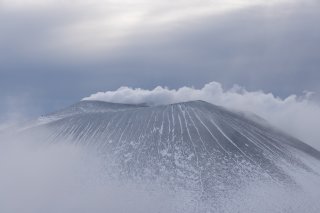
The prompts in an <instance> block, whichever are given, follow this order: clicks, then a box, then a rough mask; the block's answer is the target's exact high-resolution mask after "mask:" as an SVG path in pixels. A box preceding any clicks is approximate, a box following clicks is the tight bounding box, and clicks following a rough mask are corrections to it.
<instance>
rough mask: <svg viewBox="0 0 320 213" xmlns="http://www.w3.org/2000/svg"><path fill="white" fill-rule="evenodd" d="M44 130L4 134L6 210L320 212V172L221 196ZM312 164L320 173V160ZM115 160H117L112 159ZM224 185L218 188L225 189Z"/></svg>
mask: <svg viewBox="0 0 320 213" xmlns="http://www.w3.org/2000/svg"><path fill="white" fill-rule="evenodd" d="M41 134H46V133H45V132H37V133H33V134H32V135H28V136H23V137H19V136H13V135H10V134H9V135H6V136H4V135H2V136H1V143H0V174H1V175H0V188H1V191H0V212H2V213H22V212H23V213H42V212H46V213H57V212H59V213H68V212H77V213H89V212H96V213H99V212H101V213H102V212H110V213H111V212H112V213H121V212H130V213H144V212H145V213H149V212H159V213H160V212H163V213H165V212H166V213H182V212H190V213H194V212H217V211H218V212H256V211H255V210H257V209H259V212H293V213H294V212H297V213H298V212H309V213H312V212H315V213H316V212H318V210H319V209H320V204H319V202H318V198H319V196H320V190H319V189H318V188H317V187H314V186H318V185H319V184H320V180H319V177H318V176H317V175H314V174H312V173H307V172H305V173H304V172H301V171H299V172H298V171H292V170H291V171H290V172H291V173H292V174H293V176H294V178H295V181H297V183H298V184H301V186H302V188H295V187H289V186H284V185H278V184H275V183H272V182H265V181H262V180H256V181H254V182H251V183H250V184H248V185H245V186H244V187H242V188H241V189H239V190H237V191H233V192H225V191H224V194H222V196H221V197H219V198H217V199H216V200H206V199H201V196H200V194H199V192H197V191H193V190H191V189H182V188H181V189H180V188H179V187H177V188H172V186H168V185H166V184H165V183H161V182H157V181H148V180H140V181H137V180H134V179H130V178H128V179H118V178H117V177H118V176H117V174H118V171H117V168H116V167H114V166H111V164H109V161H108V160H107V159H106V158H105V157H101V156H99V155H98V154H97V153H96V152H95V151H94V150H92V149H90V148H89V147H83V146H81V145H75V144H72V143H70V142H69V141H61V142H58V143H55V144H48V143H47V142H45V141H41V140H39V136H40V135H41ZM306 159H308V161H309V162H308V165H310V166H311V167H312V169H314V170H315V171H319V172H320V167H319V164H318V162H316V161H315V160H313V159H311V158H310V159H309V158H306ZM110 162H111V161H110ZM219 190H222V189H219V188H217V191H219Z"/></svg>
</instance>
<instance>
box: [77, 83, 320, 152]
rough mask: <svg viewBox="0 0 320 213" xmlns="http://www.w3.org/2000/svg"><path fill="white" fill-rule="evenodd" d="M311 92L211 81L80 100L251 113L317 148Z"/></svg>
mask: <svg viewBox="0 0 320 213" xmlns="http://www.w3.org/2000/svg"><path fill="white" fill-rule="evenodd" d="M311 97H312V92H304V95H302V96H298V95H294V94H293V95H290V96H288V97H286V98H280V97H277V96H275V95H274V94H272V93H265V92H263V91H248V90H246V89H245V88H244V87H241V86H238V85H234V86H233V87H232V88H230V89H224V88H223V87H222V85H221V84H220V83H218V82H211V83H208V84H206V85H204V86H203V87H202V88H200V89H196V88H193V87H186V86H185V87H181V88H179V89H169V88H167V87H161V86H158V87H156V88H154V89H152V90H147V89H141V88H130V87H120V88H119V89H117V90H115V91H107V92H98V93H96V94H92V95H90V96H89V97H86V98H83V100H101V101H107V102H115V103H128V104H138V103H147V104H152V105H162V104H171V103H177V102H185V101H193V100H203V101H207V102H209V103H212V104H215V105H220V106H224V107H227V108H229V109H232V110H238V111H245V112H251V113H255V114H257V115H259V116H261V117H263V118H265V119H267V120H268V121H269V122H270V123H271V124H272V125H274V126H276V127H278V128H280V129H282V130H283V131H285V132H287V133H289V134H291V135H293V136H295V137H298V138H300V139H301V140H303V141H305V142H307V143H309V144H310V145H312V146H314V147H315V148H317V149H320V141H319V139H320V132H319V126H320V106H319V105H318V104H317V103H316V102H314V101H312V99H311Z"/></svg>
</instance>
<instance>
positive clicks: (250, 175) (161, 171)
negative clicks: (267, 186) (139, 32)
mask: <svg viewBox="0 0 320 213" xmlns="http://www.w3.org/2000/svg"><path fill="white" fill-rule="evenodd" d="M254 120H256V119H249V118H248V117H247V116H243V115H241V114H239V113H235V112H231V111H229V110H227V109H224V108H222V107H218V106H215V105H212V104H209V103H206V102H203V101H193V102H186V103H178V104H172V105H164V106H146V105H128V104H114V103H106V102H100V101H81V102H79V103H77V104H75V105H72V106H71V107H68V108H66V109H64V110H60V111H58V112H56V113H52V114H50V115H48V116H44V117H41V118H40V119H38V121H36V122H35V123H34V124H32V125H30V126H29V127H27V128H24V129H23V132H24V133H26V132H28V133H30V132H35V131H39V130H41V129H46V130H49V131H48V133H47V134H45V136H44V138H43V139H44V140H45V141H48V142H52V143H56V142H59V141H68V142H70V143H74V144H78V145H81V146H88V147H90V149H91V148H93V149H95V150H97V151H98V152H99V154H101V155H102V156H105V157H106V158H108V163H110V164H111V161H112V163H113V164H116V165H117V166H118V167H119V168H120V174H121V175H122V176H124V177H134V178H139V179H148V180H159V179H161V180H162V181H165V182H166V183H168V184H172V185H174V186H179V187H180V186H181V187H187V188H190V189H193V190H196V191H201V193H202V195H210V196H220V195H221V193H223V192H224V191H225V190H234V189H237V188H239V187H242V186H243V185H244V184H248V183H250V181H252V180H256V179H259V180H261V179H263V180H266V181H273V182H275V183H282V184H291V185H294V184H295V180H294V178H293V177H292V175H291V173H290V171H291V170H301V171H306V172H314V171H313V170H312V168H310V167H309V165H307V164H306V163H304V158H305V156H307V157H308V158H309V157H310V158H314V159H317V160H320V152H319V151H317V150H315V149H313V148H312V147H310V146H308V145H306V144H304V143H303V142H301V141H299V140H298V139H295V138H293V137H290V136H288V135H286V134H283V133H281V132H279V131H277V130H275V129H273V128H272V127H269V126H267V125H264V124H261V123H260V122H256V121H254ZM110 156H111V157H110ZM110 159H111V160H110ZM217 189H219V190H217Z"/></svg>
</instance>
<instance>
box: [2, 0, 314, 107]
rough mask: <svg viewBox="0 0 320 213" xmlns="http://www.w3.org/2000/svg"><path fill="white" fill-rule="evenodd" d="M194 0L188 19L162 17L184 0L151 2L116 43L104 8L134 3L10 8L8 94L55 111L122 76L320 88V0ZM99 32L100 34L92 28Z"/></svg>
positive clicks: (5, 52)
mask: <svg viewBox="0 0 320 213" xmlns="http://www.w3.org/2000/svg"><path fill="white" fill-rule="evenodd" d="M190 2H191V3H190V4H189V6H188V4H187V3H185V4H184V7H183V8H184V9H183V10H182V12H181V11H180V12H177V14H183V15H182V17H184V18H174V19H173V20H172V19H169V20H170V21H162V22H161V20H162V19H163V17H170V14H175V13H174V12H175V11H176V8H179V7H178V6H179V4H178V5H171V4H162V5H161V4H160V5H158V4H154V5H153V6H152V7H150V6H147V7H143V8H148V9H147V10H145V9H144V10H143V11H144V12H143V13H142V14H143V16H142V17H143V20H146V21H144V22H139V24H136V25H134V28H130V30H128V31H126V30H124V28H112V29H117V30H120V31H121V32H123V31H124V32H128V34H126V36H125V39H124V37H123V36H119V37H118V36H116V37H115V38H114V39H116V40H117V41H119V42H116V43H117V45H115V46H114V45H111V46H108V45H109V44H110V43H112V42H113V41H115V40H113V39H111V38H110V37H108V36H106V37H105V36H104V35H105V33H104V32H100V31H99V30H98V31H95V30H93V29H95V28H96V27H100V26H104V25H103V23H104V22H101V20H100V19H101V18H102V17H104V16H103V14H104V13H106V14H110V15H108V16H107V18H106V20H108V18H111V17H112V15H113V14H118V13H120V14H123V13H124V12H126V11H127V10H128V11H131V12H134V11H135V10H133V8H134V7H136V6H134V5H131V6H130V7H127V8H126V9H122V8H121V7H120V9H119V8H118V9H117V7H116V8H112V7H108V6H105V7H101V8H99V7H97V5H95V4H94V3H93V4H92V5H90V4H89V5H87V4H85V3H83V2H82V3H81V2H78V3H76V4H68V3H67V4H62V3H61V4H57V3H56V4H54V3H52V4H51V5H50V6H48V7H36V8H32V9H30V8H28V9H24V10H22V9H19V10H18V9H7V8H2V9H1V13H0V17H1V18H0V20H1V21H0V27H1V29H2V30H1V32H2V33H1V35H0V46H1V49H0V56H1V57H0V63H1V70H0V74H1V78H0V97H1V98H2V99H5V98H6V97H12V96H16V97H19V96H20V95H21V93H23V94H28V95H30V96H32V97H33V98H34V101H35V103H37V104H38V105H39V106H40V108H41V107H43V108H44V109H43V110H42V111H51V110H54V109H57V108H59V107H62V106H64V105H67V104H70V103H72V102H74V101H76V100H79V99H80V98H81V97H83V96H85V95H89V94H91V93H92V92H95V91H106V90H114V89H116V88H118V87H120V86H121V85H127V86H131V87H143V88H149V89H151V88H154V87H155V86H157V85H166V86H169V87H170V88H179V87H182V86H184V85H187V86H196V87H201V86H202V85H203V84H205V83H206V82H208V81H211V80H214V81H218V82H221V83H222V84H223V85H224V86H225V87H226V88H230V87H232V85H233V84H235V83H238V84H240V85H243V86H245V87H246V88H247V89H248V90H260V89H263V90H264V91H266V92H272V93H274V94H277V95H279V96H281V97H286V96H288V95H290V94H302V92H303V91H304V90H309V91H315V92H316V93H319V92H320V88H319V84H318V79H319V78H320V76H319V75H320V74H319V72H318V70H317V68H318V67H319V66H320V64H319V63H320V59H319V55H320V53H319V49H320V48H319V38H320V29H319V27H318V24H317V22H318V20H319V19H320V17H319V16H320V15H319V13H318V9H319V3H318V2H317V1H314V0H300V1H296V2H291V3H290V2H286V3H281V4H280V3H279V4H271V5H267V4H256V5H255V6H249V7H244V8H241V9H236V10H229V11H228V12H224V13H213V12H212V13H210V12H203V15H200V16H199V15H198V14H196V13H191V15H189V13H188V12H186V11H189V10H188V8H192V7H193V6H192V5H194V3H192V1H190ZM205 4H206V3H205V1H203V2H202V3H201V4H200V5H201V6H203V5H205ZM170 6H171V7H170ZM97 8H98V9H97ZM150 8H151V9H150ZM200 8H202V7H200ZM119 11H120V12H119ZM178 11H179V10H178ZM201 11H202V10H201ZM94 12H97V13H96V14H95V13H94ZM168 14H169V15H168ZM186 14H187V15H186ZM200 14H201V13H200ZM133 16H134V17H136V16H135V15H133ZM115 17H117V16H115ZM120 17H121V16H120ZM137 17H140V16H139V15H137ZM159 17H162V18H159ZM95 20H97V23H98V24H97V25H94V24H93V23H95ZM99 20H100V21H99ZM110 20H112V19H110ZM164 20H166V19H164ZM81 23H82V24H83V25H82V24H81ZM75 26H80V27H75ZM81 26H82V27H81ZM106 26H108V25H106ZM121 26H122V25H121ZM130 26H131V25H130ZM90 27H91V28H90ZM107 28H108V27H107ZM75 29H76V30H75ZM108 29H109V28H108ZM110 29H111V28H110ZM73 30H75V31H73ZM68 32H76V33H74V34H72V33H71V34H70V33H68ZM94 34H97V36H98V38H96V37H91V35H94ZM90 38H91V40H90ZM118 38H119V40H118ZM110 39H111V40H110ZM96 42H98V47H99V48H95V47H96ZM91 43H92V47H90V44H91ZM99 44H101V45H99ZM106 44H107V45H106ZM86 49H87V51H86ZM22 91H23V92H22ZM2 112H3V110H2Z"/></svg>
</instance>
